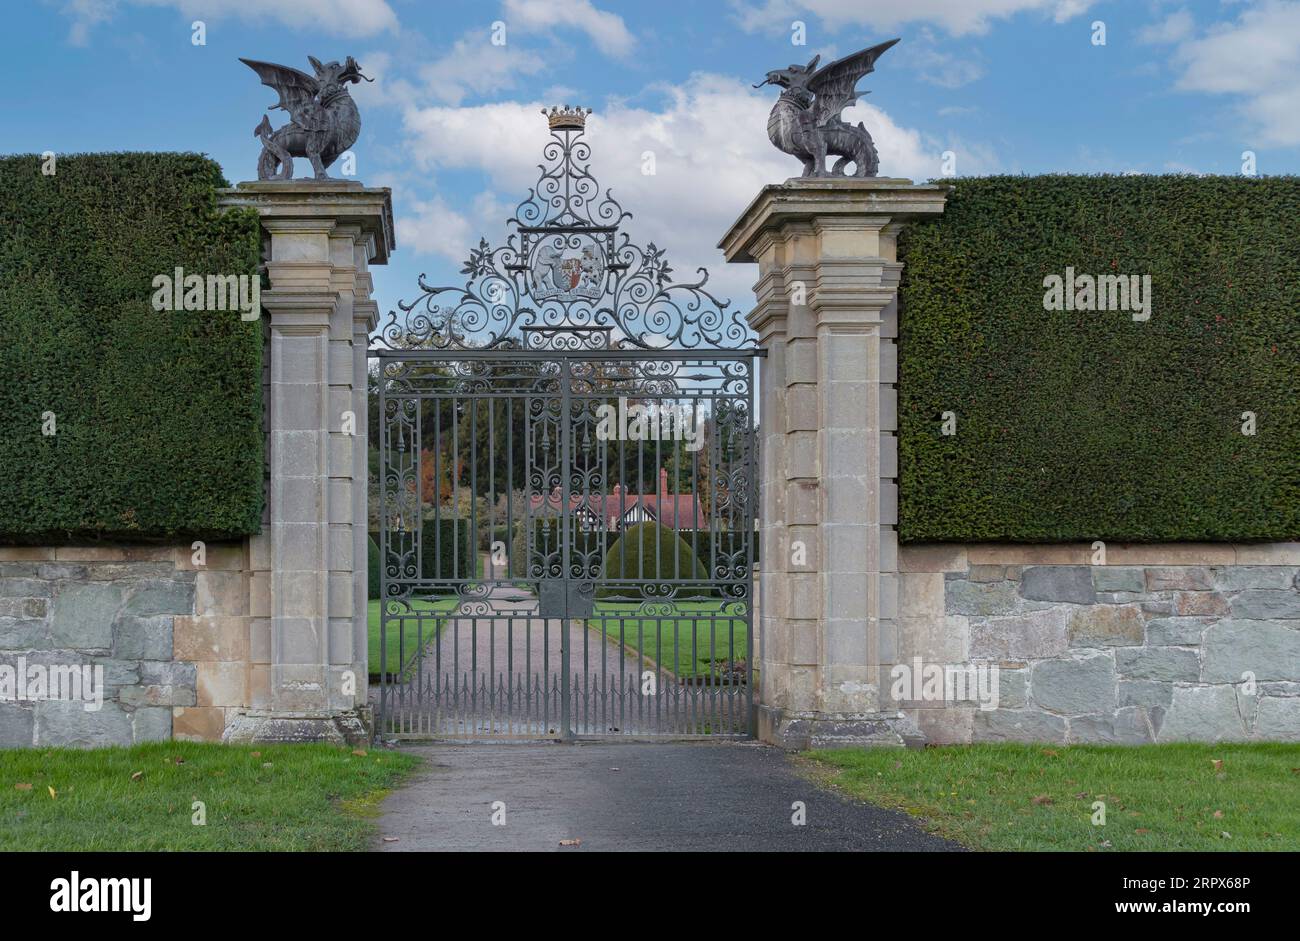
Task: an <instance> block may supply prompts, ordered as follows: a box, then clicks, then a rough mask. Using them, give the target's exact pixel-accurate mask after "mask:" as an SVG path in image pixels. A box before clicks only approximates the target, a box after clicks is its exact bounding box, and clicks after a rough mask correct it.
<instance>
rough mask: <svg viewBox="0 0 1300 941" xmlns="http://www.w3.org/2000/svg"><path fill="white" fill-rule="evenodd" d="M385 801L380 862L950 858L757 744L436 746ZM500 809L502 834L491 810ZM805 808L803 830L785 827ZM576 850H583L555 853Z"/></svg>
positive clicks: (937, 844)
mask: <svg viewBox="0 0 1300 941" xmlns="http://www.w3.org/2000/svg"><path fill="white" fill-rule="evenodd" d="M406 750H407V751H409V752H412V753H415V754H419V755H421V756H423V757H425V758H426V759H427V761H428V767H427V769H426V770H425V771H423V772H422V773H420V774H419V776H418V777H417V778H416V780H415V781H414V783H412V784H411V785H410V786H408V787H406V788H403V789H402V790H400V791H397V792H396V793H394V794H392V795H390V796H389V797H388V799H387V800H386V801H385V802H384V804H383V816H382V817H381V819H380V821H379V826H380V832H381V834H382V836H384V837H389V838H391V837H397V838H398V839H397V842H395V843H383V842H381V843H379V844H378V847H377V848H379V849H383V850H388V851H402V850H408V851H409V850H499V851H512V850H530V851H556V850H559V851H563V852H574V851H580V850H656V851H691V850H782V851H792V850H821V851H839V850H844V851H855V852H857V851H863V850H953V849H960V847H957V846H955V845H954V844H951V843H948V842H946V841H944V840H941V839H939V838H938V837H934V836H931V835H929V834H927V833H925V832H924V831H923V830H922V829H921V828H920V827H919V826H917V824H916V823H915V822H914V821H913V820H912V819H911V818H910V817H908V816H907V815H906V814H903V813H899V812H897V811H892V810H885V809H882V808H879V807H873V806H871V805H868V804H860V803H856V802H852V801H848V800H845V799H843V798H841V797H839V796H837V795H835V794H833V793H831V792H828V791H825V790H822V789H819V788H817V787H815V786H814V785H812V784H811V783H809V782H808V781H806V780H804V779H803V778H802V777H800V776H799V775H798V774H796V773H795V771H794V770H793V769H792V767H791V766H790V763H789V759H788V758H787V757H786V755H785V754H784V753H783V752H781V751H778V750H776V749H773V748H769V747H767V746H764V745H758V744H752V743H717V744H714V743H692V744H649V745H646V744H642V745H636V744H604V743H601V744H581V745H568V744H560V743H549V742H548V743H530V744H514V745H433V746H421V747H418V748H409V749H406ZM495 801H502V802H504V804H505V819H506V825H505V826H493V825H492V813H493V808H492V805H493V803H494V802H495ZM795 801H803V802H804V805H805V807H806V814H807V816H806V820H807V823H806V825H805V826H794V825H793V824H792V823H791V815H792V813H793V811H792V809H791V804H793V803H794V802H795ZM563 840H581V841H582V843H581V845H580V846H562V845H561V841H563Z"/></svg>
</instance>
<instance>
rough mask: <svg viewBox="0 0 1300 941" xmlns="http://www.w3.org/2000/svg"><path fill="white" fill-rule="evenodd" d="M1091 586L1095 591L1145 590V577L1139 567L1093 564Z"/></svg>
mask: <svg viewBox="0 0 1300 941" xmlns="http://www.w3.org/2000/svg"><path fill="white" fill-rule="evenodd" d="M1092 587H1093V588H1095V589H1097V591H1132V592H1137V591H1146V587H1147V586H1146V578H1145V577H1144V575H1143V573H1142V570H1141V569H1139V568H1126V567H1124V566H1114V567H1111V566H1109V565H1094V566H1093V567H1092Z"/></svg>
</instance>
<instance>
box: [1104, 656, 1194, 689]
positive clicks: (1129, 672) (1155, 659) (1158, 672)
mask: <svg viewBox="0 0 1300 941" xmlns="http://www.w3.org/2000/svg"><path fill="white" fill-rule="evenodd" d="M1115 668H1116V670H1118V671H1119V673H1120V675H1121V676H1124V677H1127V678H1131V679H1140V680H1164V681H1165V682H1168V683H1174V682H1184V683H1195V682H1196V681H1197V680H1198V679H1200V676H1201V660H1200V658H1199V657H1198V656H1197V655H1196V651H1195V650H1184V649H1182V648H1180V647H1135V648H1132V649H1127V650H1117V651H1115Z"/></svg>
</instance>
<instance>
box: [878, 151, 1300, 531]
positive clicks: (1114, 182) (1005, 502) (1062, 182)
mask: <svg viewBox="0 0 1300 941" xmlns="http://www.w3.org/2000/svg"><path fill="white" fill-rule="evenodd" d="M899 259H900V261H902V262H904V264H905V268H904V271H903V280H902V285H901V294H900V311H901V315H900V333H899V473H900V492H899V536H900V539H901V540H902V541H904V542H926V541H985V540H987V541H1062V540H1092V539H1103V540H1105V539H1110V540H1117V541H1134V542H1156V541H1175V540H1262V539H1267V540H1292V539H1296V538H1300V178H1296V177H1272V178H1258V179H1248V178H1237V177H1192V176H1043V177H990V178H984V179H969V180H961V181H958V182H956V183H955V184H954V186H953V190H952V193H951V195H950V197H949V200H948V204H947V209H946V210H945V212H944V213H943V215H942V216H941V217H938V218H936V219H934V220H932V221H926V222H922V223H917V224H915V225H912V226H910V227H908V228H907V229H906V231H905V232H903V234H902V236H901V238H900V242H899ZM1067 266H1071V267H1073V268H1074V269H1075V272H1076V273H1077V274H1091V275H1101V274H1137V275H1143V274H1148V275H1150V276H1151V283H1152V295H1153V310H1152V315H1151V318H1150V320H1148V321H1146V322H1135V321H1134V320H1133V319H1132V316H1131V314H1129V313H1123V312H1082V311H1068V312H1067V311H1046V310H1044V309H1043V297H1044V293H1045V288H1044V286H1043V279H1044V277H1046V276H1047V275H1050V274H1057V275H1062V276H1063V275H1064V274H1065V269H1066V267H1067ZM944 412H953V413H955V415H956V420H957V433H956V434H955V435H953V436H944V435H943V434H941V426H942V418H941V416H942V414H943V413H944ZM1243 412H1253V413H1255V416H1256V419H1255V420H1256V434H1255V435H1254V436H1247V435H1244V434H1243V433H1242V425H1243V419H1242V413H1243Z"/></svg>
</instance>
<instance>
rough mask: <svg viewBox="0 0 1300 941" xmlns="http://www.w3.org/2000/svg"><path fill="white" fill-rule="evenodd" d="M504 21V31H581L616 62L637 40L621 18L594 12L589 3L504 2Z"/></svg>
mask: <svg viewBox="0 0 1300 941" xmlns="http://www.w3.org/2000/svg"><path fill="white" fill-rule="evenodd" d="M504 20H505V23H506V28H507V30H509V29H510V28H513V27H521V28H523V29H524V30H530V29H532V30H539V31H550V30H552V29H554V28H555V27H557V26H567V27H569V28H571V29H577V30H580V31H581V32H584V33H586V34H587V37H588V38H589V39H590V40H591V41H592V43H593V44H594V45H595V46H596V48H597V49H599V50H600V51H601V52H602V53H604V54H605V55H607V56H614V57H616V58H622V57H624V56H626V55H628V54H629V53H631V51H632V50H633V49H634V48H635V47H636V38H635V37H634V36H633V35H632V33H631V32H630V31H629V30H628V28H627V24H626V23H624V22H623V18H622V17H621V16H619V15H617V14H615V13H609V12H607V11H605V10H598V9H596V7H595V6H593V5H592V3H591V0H506V3H505V15H504ZM507 35H508V33H507Z"/></svg>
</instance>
